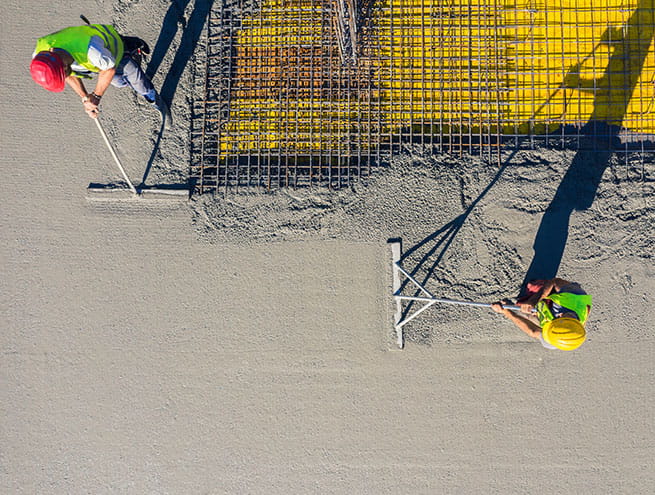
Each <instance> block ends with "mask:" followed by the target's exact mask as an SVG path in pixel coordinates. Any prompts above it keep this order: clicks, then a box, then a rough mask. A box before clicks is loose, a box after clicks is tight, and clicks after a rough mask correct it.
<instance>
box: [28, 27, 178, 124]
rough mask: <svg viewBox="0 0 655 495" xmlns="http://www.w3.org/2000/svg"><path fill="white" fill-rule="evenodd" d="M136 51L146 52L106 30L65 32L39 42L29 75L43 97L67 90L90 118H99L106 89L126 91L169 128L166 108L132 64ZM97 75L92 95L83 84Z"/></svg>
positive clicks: (137, 43) (136, 42)
mask: <svg viewBox="0 0 655 495" xmlns="http://www.w3.org/2000/svg"><path fill="white" fill-rule="evenodd" d="M139 50H141V51H142V52H143V53H148V52H149V48H148V45H147V44H146V43H145V41H143V40H141V39H140V38H135V37H123V36H121V35H120V34H118V32H117V31H116V29H115V28H114V27H113V26H110V25H105V24H89V25H85V26H74V27H69V28H65V29H62V30H61V31H57V32H56V33H52V34H49V35H47V36H44V37H42V38H39V39H38V41H37V43H36V49H35V51H34V54H33V56H32V62H31V64H30V73H31V75H32V79H34V81H35V82H36V83H38V84H40V85H41V86H43V87H44V88H45V89H47V90H48V91H54V92H61V91H63V90H64V88H65V86H66V84H68V85H69V86H70V87H71V88H72V89H73V91H75V93H77V95H78V96H79V97H80V98H81V99H82V105H83V106H84V110H85V111H86V113H87V114H88V115H89V117H91V118H96V117H97V116H98V106H99V105H100V100H101V98H102V96H103V95H104V94H105V91H107V88H108V87H109V85H110V84H111V85H113V86H116V87H119V88H120V87H125V86H130V87H131V88H132V89H133V90H134V91H135V92H136V93H137V94H139V95H141V96H143V97H144V98H145V99H146V100H147V101H148V102H149V103H151V104H152V106H153V107H154V108H155V109H156V110H158V111H159V112H160V113H161V115H162V118H164V120H165V121H167V122H166V123H167V124H170V112H169V110H168V106H167V105H166V103H165V102H164V101H163V100H162V99H161V97H160V95H159V93H157V91H156V90H155V88H154V86H153V84H152V82H151V81H150V79H148V77H147V76H146V75H145V73H144V72H143V70H142V69H141V67H140V66H139V64H138V63H137V61H135V60H134V54H135V53H137V52H139ZM96 74H97V76H98V78H97V81H96V84H95V89H94V90H93V91H91V92H88V91H87V89H86V87H85V85H84V83H83V81H82V79H91V76H92V75H96Z"/></svg>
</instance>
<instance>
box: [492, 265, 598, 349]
mask: <svg viewBox="0 0 655 495" xmlns="http://www.w3.org/2000/svg"><path fill="white" fill-rule="evenodd" d="M526 289H527V295H526V296H524V297H523V298H522V299H519V301H517V304H518V305H519V306H520V308H521V312H522V313H524V314H525V315H527V316H524V315H523V314H518V313H515V312H514V311H512V310H510V309H508V308H506V307H505V305H507V304H508V302H507V301H503V302H497V303H494V304H492V305H491V308H492V309H493V310H494V311H495V312H496V313H499V314H502V315H505V316H506V317H507V319H509V320H511V321H512V323H514V324H515V325H516V326H517V327H518V328H519V329H520V330H521V331H523V332H524V333H526V334H527V335H529V336H530V337H532V338H535V339H538V340H540V341H541V343H542V345H543V346H544V347H546V348H549V349H561V350H563V351H572V350H574V349H577V348H578V347H580V346H581V345H582V343H583V342H584V341H585V338H586V331H585V323H586V322H587V318H588V317H589V312H590V311H591V296H590V295H588V294H587V293H586V292H585V291H584V289H582V287H580V285H579V284H578V283H576V282H570V281H568V280H564V279H561V278H553V279H551V280H536V281H533V282H530V283H528V285H527V288H526Z"/></svg>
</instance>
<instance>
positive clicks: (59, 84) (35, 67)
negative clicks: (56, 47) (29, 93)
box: [30, 51, 66, 93]
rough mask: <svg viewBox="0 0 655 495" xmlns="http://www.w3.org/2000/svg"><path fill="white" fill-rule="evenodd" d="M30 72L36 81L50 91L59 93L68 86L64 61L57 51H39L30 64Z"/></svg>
mask: <svg viewBox="0 0 655 495" xmlns="http://www.w3.org/2000/svg"><path fill="white" fill-rule="evenodd" d="M30 74H32V79H34V81H35V82H37V83H38V84H40V85H41V86H43V87H44V88H45V89H47V90H48V91H54V92H56V93H59V92H61V91H63V90H64V86H66V84H65V80H66V69H65V67H64V62H63V60H62V59H61V57H60V56H59V55H57V54H56V53H55V52H45V51H44V52H39V53H37V54H36V56H35V57H34V58H33V59H32V63H31V64H30Z"/></svg>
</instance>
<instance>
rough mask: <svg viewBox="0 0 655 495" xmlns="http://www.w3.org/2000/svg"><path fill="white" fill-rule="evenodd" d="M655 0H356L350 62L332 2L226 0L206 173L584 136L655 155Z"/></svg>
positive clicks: (313, 166)
mask: <svg viewBox="0 0 655 495" xmlns="http://www.w3.org/2000/svg"><path fill="white" fill-rule="evenodd" d="M654 3H655V0H601V1H598V0H515V1H511V0H379V1H377V2H373V3H371V4H368V5H367V6H366V8H365V9H364V8H362V6H363V4H359V5H360V8H361V10H360V11H359V17H358V19H357V23H356V27H357V30H358V32H357V33H356V35H355V34H352V33H351V37H352V38H353V39H357V43H358V46H357V47H355V50H356V55H357V56H356V57H352V56H350V57H349V58H348V59H346V58H345V57H344V56H343V53H340V52H343V47H342V46H341V45H342V44H343V42H340V41H339V40H343V39H347V38H348V37H347V36H346V37H344V36H340V35H339V34H340V33H337V32H335V29H338V28H337V27H336V26H337V25H338V24H339V23H338V22H335V21H334V15H335V12H336V10H338V9H335V7H334V5H335V4H337V2H336V0H262V1H261V3H259V4H256V5H255V4H246V0H240V1H237V5H238V8H236V7H233V8H232V9H231V10H230V8H228V7H226V6H225V5H223V6H221V8H220V12H214V13H213V19H212V20H210V26H209V32H208V46H209V51H210V53H209V54H208V62H207V64H208V69H207V78H206V79H207V80H206V82H205V101H203V102H202V105H203V107H202V109H201V110H199V112H198V113H199V114H200V115H201V117H202V126H201V127H202V129H201V130H200V131H195V132H196V134H201V135H202V136H201V139H202V144H201V146H200V148H202V153H200V155H199V156H200V158H199V159H198V160H197V161H196V162H194V166H195V167H196V168H195V170H196V173H197V174H198V176H200V175H203V174H207V175H208V184H210V185H212V186H213V185H216V184H218V183H225V184H228V183H232V184H236V185H239V184H246V185H260V186H267V187H272V186H274V185H276V186H284V185H295V184H297V183H298V181H299V180H301V179H307V180H309V181H319V182H321V181H322V182H327V183H328V184H329V185H335V186H340V185H343V184H344V183H345V184H349V183H350V181H351V180H352V179H353V178H355V177H358V176H361V175H366V174H368V173H369V172H370V168H371V167H372V166H374V165H375V164H379V163H380V162H381V161H382V160H384V159H385V157H388V156H389V154H391V153H394V152H395V151H397V150H398V149H399V148H400V147H401V146H402V145H403V144H404V143H419V144H425V145H429V146H433V147H435V148H436V149H438V150H442V151H447V152H458V153H464V152H474V153H485V154H487V155H488V156H489V158H490V159H496V160H500V150H501V147H503V146H515V147H522V146H526V144H527V145H528V146H534V145H535V142H538V143H540V144H543V145H546V146H549V145H557V146H574V147H576V146H577V147H581V146H582V145H583V144H582V143H583V142H584V143H587V142H588V141H589V140H586V139H585V138H587V137H593V138H594V139H593V140H590V141H589V142H592V143H596V144H594V146H596V145H597V146H616V142H617V140H618V142H620V143H622V146H623V149H624V150H625V151H632V150H633V149H636V148H639V149H640V150H641V151H644V150H645V149H646V148H647V147H652V146H653V135H655V101H654V100H655V49H654V44H655V43H654V42H653V37H654V33H655V5H654ZM351 15H352V14H351ZM341 24H344V23H341ZM345 24H347V23H345ZM351 24H352V22H351ZM212 47H214V48H213V50H214V51H213V52H211V50H212ZM209 59H212V60H209ZM192 168H193V167H192ZM208 171H209V172H208ZM212 174H214V175H215V176H216V180H215V181H214V179H212V178H211V177H209V176H212V177H213V175H212ZM203 177H204V176H203ZM215 183H216V184H215Z"/></svg>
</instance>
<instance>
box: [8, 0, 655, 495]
mask: <svg viewBox="0 0 655 495" xmlns="http://www.w3.org/2000/svg"><path fill="white" fill-rule="evenodd" d="M192 3H193V2H191V3H190V5H188V6H187V10H189V9H191V8H192V7H193V6H192V5H191V4H192ZM168 6H169V4H168V3H167V2H164V1H163V0H156V1H152V2H134V1H119V2H110V1H96V2H93V1H90V0H82V1H81V2H77V3H75V4H70V3H67V2H57V3H42V2H35V1H32V0H29V1H22V0H21V1H18V0H7V1H5V2H4V3H3V4H2V7H0V11H1V12H2V20H1V21H0V22H1V24H2V29H0V62H1V67H2V73H3V74H4V77H3V83H2V85H0V105H1V109H2V116H3V118H2V120H1V121H0V126H1V132H0V140H1V141H0V144H1V147H2V153H1V159H0V160H1V161H0V163H1V167H2V180H0V189H1V193H0V202H1V205H2V215H0V232H1V235H2V243H1V244H0V245H1V258H2V277H0V308H1V311H2V318H1V321H2V331H1V332H0V339H1V340H0V342H1V347H2V350H3V352H2V363H1V375H0V376H1V380H0V399H1V400H0V411H1V419H0V492H2V493H39V494H42V493H98V494H100V493H135V494H142V493H171V494H179V493H229V494H237V493H261V494H274V493H298V494H305V493H343V494H355V493H362V494H364V493H366V494H382V493H389V494H437V493H583V492H586V493H652V492H653V491H654V489H655V478H654V475H653V472H654V470H653V468H654V463H653V456H654V454H655V447H654V440H655V439H654V435H653V431H654V428H653V426H654V425H653V413H652V409H653V405H654V402H653V401H654V399H653V397H654V394H653V383H654V378H655V376H654V373H653V363H654V362H655V359H654V358H655V356H654V353H653V350H654V348H655V342H654V340H653V334H652V328H653V322H654V321H655V318H654V316H655V315H654V310H653V305H654V303H655V300H654V298H653V292H654V289H655V283H654V282H653V275H654V271H655V268H654V265H653V262H652V260H653V241H652V235H653V199H652V198H653V164H652V162H651V163H648V164H647V165H646V169H645V170H646V178H645V179H644V180H641V179H638V178H635V177H634V176H632V175H630V174H631V170H628V169H624V168H623V166H622V165H620V164H616V165H612V166H610V167H609V168H608V169H607V171H606V173H605V175H604V176H603V180H602V182H601V184H600V186H599V189H598V193H597V197H596V200H595V202H594V204H593V205H592V207H591V208H589V209H588V210H585V211H580V212H574V214H573V215H572V217H571V225H570V234H569V239H568V243H567V245H566V250H565V252H564V256H563V259H562V265H561V270H560V275H561V276H562V277H565V278H566V277H569V278H573V279H575V280H577V281H579V282H581V283H582V284H583V286H584V287H585V288H586V289H587V290H588V291H589V292H590V293H592V294H593V296H594V298H595V299H594V302H595V308H594V311H593V312H592V318H591V321H590V323H589V327H588V331H589V339H588V342H586V343H585V345H584V346H583V347H582V348H581V349H579V350H578V351H575V352H571V353H564V352H550V351H547V350H545V349H543V348H542V347H541V346H540V345H539V344H538V343H537V342H535V341H530V339H529V338H527V337H525V336H523V335H522V334H521V333H520V332H519V331H518V330H516V329H514V328H513V327H512V326H511V324H510V323H509V322H507V321H505V320H503V319H502V318H501V317H500V316H498V315H495V314H493V313H491V312H489V311H486V310H480V309H470V308H451V307H438V306H435V307H434V308H431V309H430V310H429V311H427V312H426V313H425V314H424V315H422V316H421V317H420V318H419V319H417V321H416V322H415V323H414V322H413V323H411V324H409V325H408V327H407V338H408V343H407V347H406V349H405V350H403V351H397V350H394V345H393V338H392V327H391V314H392V311H393V307H392V304H391V299H390V297H389V294H390V284H391V275H390V265H389V263H390V252H389V248H388V246H387V245H386V239H387V238H388V237H394V236H400V237H402V238H403V242H404V244H405V247H406V248H410V247H412V246H416V245H418V244H419V243H420V242H421V241H422V240H424V239H426V238H429V237H430V235H431V234H433V233H434V232H437V231H438V229H439V227H440V226H442V225H445V224H446V223H447V222H449V221H451V220H452V219H453V218H457V216H458V215H461V214H462V213H463V212H464V211H465V210H466V208H467V207H468V206H470V205H471V203H472V201H473V200H474V199H475V198H476V197H477V196H478V195H479V194H480V193H481V192H482V191H483V190H484V188H485V187H486V186H487V185H488V184H489V183H490V182H491V181H492V180H493V178H494V177H495V176H496V174H497V173H498V169H497V168H496V167H495V166H493V165H486V164H484V163H483V162H481V161H479V160H475V159H461V160H455V159H454V158H452V157H434V156H429V155H425V154H421V153H419V152H416V153H415V152H413V151H412V150H408V151H407V152H406V153H404V154H403V155H402V156H400V157H398V159H397V160H395V161H394V163H393V164H392V166H391V167H389V168H388V169H385V170H382V171H380V172H379V173H378V174H376V176H375V177H374V178H373V180H372V181H371V183H370V184H369V185H368V186H361V187H359V186H358V187H356V188H355V190H352V191H340V192H327V191H315V190H309V191H302V190H301V191H286V192H284V191H283V192H279V193H276V194H272V195H264V194H258V193H252V194H247V195H239V196H232V197H228V198H227V199H222V198H203V199H200V200H194V201H193V202H192V203H191V204H188V205H187V204H182V205H179V204H177V205H171V204H168V203H161V202H158V203H154V204H153V203H148V202H134V201H133V202H126V203H112V204H105V203H89V202H87V201H86V199H85V188H86V186H87V184H88V183H89V182H104V181H111V180H116V178H115V174H116V172H115V170H114V166H113V163H112V162H111V157H110V155H109V154H108V152H107V150H106V149H105V148H104V144H103V143H102V141H101V140H100V136H99V135H98V134H97V129H95V126H94V125H93V124H92V123H91V122H90V121H89V119H88V118H87V117H86V116H85V115H84V113H83V112H82V108H81V105H80V104H79V102H78V99H77V97H76V96H75V95H74V94H73V93H72V92H71V91H70V90H67V91H65V92H64V93H62V94H56V95H55V94H48V93H47V92H45V91H43V90H42V89H41V88H38V87H37V86H36V85H35V84H34V83H33V82H32V81H31V80H30V75H29V71H28V68H27V67H28V63H29V59H30V55H31V53H32V50H33V47H34V43H35V40H36V38H37V37H38V36H40V35H43V34H46V33H49V32H52V31H55V30H57V29H60V28H63V27H65V26H68V25H74V24H77V23H78V22H79V21H78V18H79V14H80V13H84V14H86V15H87V17H89V18H90V19H91V20H92V21H96V22H97V21H103V22H113V23H115V24H116V25H117V26H119V28H120V29H121V31H123V32H125V33H127V34H135V35H139V36H141V37H143V38H146V39H148V40H149V41H152V42H153V44H154V41H155V40H156V39H157V36H158V34H159V29H160V24H161V19H162V18H163V15H164V14H165V12H166V10H167V8H168ZM176 36H177V37H176V38H175V40H174V42H173V45H172V47H171V51H170V53H168V54H167V56H166V57H165V58H164V60H163V63H162V67H161V69H160V72H158V74H157V75H156V76H155V78H154V82H155V84H156V85H160V84H161V83H162V80H163V77H164V74H165V72H166V70H167V69H168V66H167V64H170V63H171V60H172V57H173V54H174V52H175V47H176V43H179V39H180V33H178V34H177V35H176ZM197 63H199V62H198V60H193V59H192V60H191V61H190V62H189V64H188V66H187V69H186V70H185V72H184V74H183V76H182V78H181V80H180V83H179V85H178V88H177V92H176V94H175V99H174V101H173V107H172V108H173V112H174V113H175V114H176V115H178V119H177V120H176V127H175V129H174V130H173V131H172V132H171V133H170V134H169V135H168V136H167V137H166V138H165V139H164V142H163V143H162V149H161V153H160V155H159V156H158V157H157V160H156V161H155V163H154V167H153V174H154V175H155V176H156V177H157V178H158V179H161V180H168V181H171V182H175V181H176V180H177V179H179V177H183V176H184V174H185V173H186V166H187V160H188V149H187V146H188V115H189V109H188V100H189V99H190V98H192V97H193V90H192V88H193V70H194V66H195V65H196V64H197ZM102 107H104V112H105V113H104V114H103V118H104V119H105V122H106V123H107V125H106V127H107V128H108V129H109V133H110V135H111V136H112V138H113V139H114V140H115V142H116V146H117V148H118V149H119V152H120V153H121V156H122V157H123V158H126V162H129V163H128V169H129V170H128V173H130V174H131V175H133V176H135V177H139V174H140V173H142V171H143V166H144V164H145V163H146V162H147V160H148V157H149V155H150V152H151V150H152V145H153V143H154V142H155V139H156V132H155V131H156V126H157V122H158V121H157V115H156V114H155V113H153V112H151V110H150V109H149V108H148V107H144V106H143V105H141V104H139V102H138V101H137V100H136V99H135V98H134V97H133V96H132V95H131V94H130V93H129V91H127V90H122V91H119V90H116V89H110V90H109V93H108V94H107V96H106V98H103V104H102ZM125 114H128V115H133V116H134V118H131V119H129V120H128V121H125V119H124V118H122V117H121V116H122V115H125ZM185 143H186V144H185ZM127 157H129V161H128V160H127ZM572 157H573V154H572V153H568V152H561V153H555V152H542V153H536V152H535V153H533V154H532V155H530V154H528V155H522V156H520V157H516V158H514V159H512V161H511V163H510V165H509V166H508V168H507V169H506V171H504V172H503V175H502V177H501V178H500V179H499V180H498V183H497V184H495V185H494V186H493V188H492V189H491V190H490V191H489V193H488V194H487V195H485V196H484V198H482V200H480V202H479V204H477V205H476V207H475V209H474V210H473V211H472V212H471V214H470V215H469V216H468V217H467V218H466V219H465V221H464V222H463V224H462V226H461V229H460V230H459V232H458V234H457V236H456V237H455V240H454V241H453V242H452V245H451V246H450V247H449V248H448V252H447V255H446V256H444V257H443V259H442V260H441V261H440V262H439V263H438V264H437V266H436V267H435V268H433V270H432V271H430V270H429V267H430V266H431V264H432V263H433V262H434V260H435V253H431V252H430V248H431V246H432V245H433V243H434V242H435V241H434V240H431V241H430V242H427V243H426V245H425V250H426V251H427V252H424V253H421V252H420V251H417V252H415V254H414V257H413V258H409V259H408V260H407V264H408V265H409V266H415V265H413V264H412V263H419V264H421V263H422V268H421V270H419V271H418V273H419V275H424V276H427V275H429V277H428V279H429V283H428V285H429V286H430V287H431V289H432V290H434V291H435V292H437V293H438V295H441V296H443V297H455V298H464V299H473V300H485V301H493V300H496V299H499V298H501V297H504V296H510V295H513V294H515V293H516V291H517V289H518V285H519V284H520V281H521V277H522V276H523V275H524V273H525V270H526V268H527V266H528V265H529V263H530V260H531V258H532V242H533V240H534V235H535V233H536V231H537V228H538V225H539V221H540V219H541V216H542V215H543V212H544V210H545V208H546V207H547V206H548V204H549V201H550V199H551V198H552V196H553V194H554V191H555V189H556V188H557V185H558V181H559V179H560V178H561V176H562V174H563V172H564V171H565V170H566V167H567V166H568V164H570V163H571V160H572ZM431 243H432V244H431Z"/></svg>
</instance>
